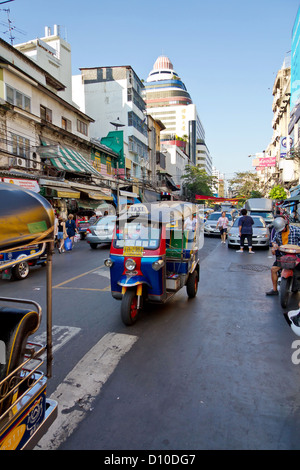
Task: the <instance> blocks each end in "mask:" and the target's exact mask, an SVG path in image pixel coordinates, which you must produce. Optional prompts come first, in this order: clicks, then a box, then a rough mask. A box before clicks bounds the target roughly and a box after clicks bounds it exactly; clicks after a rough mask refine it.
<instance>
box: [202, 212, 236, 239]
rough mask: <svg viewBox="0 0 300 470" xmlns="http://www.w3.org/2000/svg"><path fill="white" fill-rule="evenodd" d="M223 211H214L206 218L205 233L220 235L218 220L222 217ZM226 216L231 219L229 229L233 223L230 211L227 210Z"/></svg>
mask: <svg viewBox="0 0 300 470" xmlns="http://www.w3.org/2000/svg"><path fill="white" fill-rule="evenodd" d="M221 215H222V212H212V213H211V214H210V215H209V216H208V217H207V219H206V221H205V224H204V235H220V230H219V227H217V222H218V220H219V218H220V217H221ZM226 217H227V219H228V220H229V224H228V230H229V228H230V226H231V225H232V222H233V220H232V216H231V214H230V213H229V212H226Z"/></svg>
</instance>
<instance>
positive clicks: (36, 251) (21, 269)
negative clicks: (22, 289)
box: [0, 244, 47, 280]
mask: <svg viewBox="0 0 300 470" xmlns="http://www.w3.org/2000/svg"><path fill="white" fill-rule="evenodd" d="M13 260H14V261H15V264H14V265H13V266H11V267H10V268H6V269H2V270H1V278H2V279H10V280H15V279H19V280H21V279H26V277H27V276H28V274H29V270H30V266H38V265H39V266H45V265H46V261H47V254H46V245H45V244H40V245H31V246H25V247H24V248H22V249H20V250H14V251H8V252H5V253H0V269H1V265H4V264H7V263H8V262H10V261H13Z"/></svg>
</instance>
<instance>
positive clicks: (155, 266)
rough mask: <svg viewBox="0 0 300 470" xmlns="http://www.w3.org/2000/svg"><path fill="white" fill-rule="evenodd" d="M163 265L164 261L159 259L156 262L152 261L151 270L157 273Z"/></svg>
mask: <svg viewBox="0 0 300 470" xmlns="http://www.w3.org/2000/svg"><path fill="white" fill-rule="evenodd" d="M164 264H165V262H164V260H162V259H159V260H157V261H154V263H152V268H153V269H154V271H159V270H160V269H161V268H162V267H163V266H164Z"/></svg>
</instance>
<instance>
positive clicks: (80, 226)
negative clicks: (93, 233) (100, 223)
mask: <svg viewBox="0 0 300 470" xmlns="http://www.w3.org/2000/svg"><path fill="white" fill-rule="evenodd" d="M93 215H95V211H94V210H92V209H81V210H80V211H78V212H77V214H76V219H75V222H76V228H77V230H78V233H79V235H80V239H81V240H84V239H85V236H86V233H87V229H88V228H89V226H90V222H89V220H90V218H91V217H93Z"/></svg>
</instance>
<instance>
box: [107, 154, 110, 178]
mask: <svg viewBox="0 0 300 470" xmlns="http://www.w3.org/2000/svg"><path fill="white" fill-rule="evenodd" d="M106 172H107V174H108V175H111V158H110V157H107V160H106Z"/></svg>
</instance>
